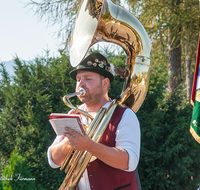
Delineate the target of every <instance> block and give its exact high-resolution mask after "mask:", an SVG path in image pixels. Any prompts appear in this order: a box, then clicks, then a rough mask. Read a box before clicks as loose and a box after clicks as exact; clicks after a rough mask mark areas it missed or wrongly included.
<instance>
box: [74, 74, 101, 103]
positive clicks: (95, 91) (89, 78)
mask: <svg viewBox="0 0 200 190" xmlns="http://www.w3.org/2000/svg"><path fill="white" fill-rule="evenodd" d="M102 80H103V79H102V77H101V76H100V75H99V74H97V73H94V72H90V71H78V72H77V75H76V81H77V82H76V91H79V90H80V88H84V89H85V91H86V94H85V95H84V96H78V97H79V99H80V100H81V102H83V103H86V104H88V105H92V104H93V105H95V104H98V102H99V101H100V100H101V97H102V96H103V88H102Z"/></svg>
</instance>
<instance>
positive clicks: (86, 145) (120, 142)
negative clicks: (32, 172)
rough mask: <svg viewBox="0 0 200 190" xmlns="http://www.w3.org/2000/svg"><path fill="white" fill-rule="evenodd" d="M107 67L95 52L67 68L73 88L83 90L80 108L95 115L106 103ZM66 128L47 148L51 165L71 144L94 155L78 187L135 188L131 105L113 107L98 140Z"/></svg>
mask: <svg viewBox="0 0 200 190" xmlns="http://www.w3.org/2000/svg"><path fill="white" fill-rule="evenodd" d="M110 71H111V67H110V64H109V63H108V61H107V59H106V58H105V57H104V56H103V55H101V54H99V53H94V54H91V55H89V56H88V57H86V58H85V59H84V60H83V61H82V62H81V63H80V64H79V65H78V66H77V68H76V69H75V70H73V71H71V72H70V76H71V77H72V78H73V79H74V80H76V81H77V84H76V91H78V90H80V88H84V89H85V91H86V93H85V95H80V96H78V97H79V99H80V100H81V101H82V102H83V104H82V105H81V106H79V109H82V110H84V111H86V112H88V113H89V114H90V115H92V116H93V117H95V115H96V114H97V111H98V109H99V108H100V107H102V106H103V107H105V108H108V107H109V105H110V102H111V100H110V98H109V96H108V89H109V86H110V82H112V80H113V74H112V73H111V72H110ZM81 117H82V122H83V124H85V125H87V124H88V123H89V121H88V120H89V119H88V118H87V117H85V116H83V115H81ZM66 132H67V134H66V137H65V138H63V137H62V136H57V137H56V139H55V140H54V142H53V144H52V145H51V146H50V147H49V149H48V160H49V164H50V166H51V167H53V168H57V167H60V165H61V164H62V162H63V160H64V158H65V157H66V154H67V153H68V151H69V149H70V147H72V148H73V149H75V150H86V151H88V152H90V153H91V154H92V155H93V156H94V157H96V158H97V159H95V160H93V161H91V162H90V163H89V164H88V166H87V168H86V170H85V172H84V174H83V177H82V178H81V180H80V182H79V184H78V188H79V190H92V189H95V190H113V189H126V190H137V184H136V179H135V172H134V170H135V169H136V167H137V164H138V162H139V154H140V126H139V122H138V119H137V117H136V115H135V113H134V112H133V111H132V110H131V109H130V108H123V107H120V106H118V107H117V108H116V110H115V112H114V114H113V116H112V118H111V120H110V122H109V124H108V126H107V128H106V130H105V132H104V134H103V135H102V137H101V140H100V143H96V142H94V141H93V140H91V139H90V138H89V137H88V136H87V135H83V136H82V135H80V134H78V133H77V132H75V131H74V130H72V129H69V128H67V127H66Z"/></svg>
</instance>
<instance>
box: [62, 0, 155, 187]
mask: <svg viewBox="0 0 200 190" xmlns="http://www.w3.org/2000/svg"><path fill="white" fill-rule="evenodd" d="M98 42H109V43H113V44H116V45H119V46H120V47H122V48H123V49H124V51H125V53H126V55H127V60H126V63H125V68H124V69H121V68H116V67H115V73H116V75H120V77H122V78H123V79H124V85H123V89H122V92H121V95H120V96H119V98H117V99H114V100H113V102H112V103H111V105H110V107H109V108H108V110H105V109H104V108H100V109H99V111H98V113H97V115H96V117H95V118H92V116H91V115H89V114H88V113H85V112H84V111H82V110H78V108H76V107H75V106H73V105H72V104H71V102H70V101H69V98H70V97H71V95H67V96H64V97H63V101H64V103H65V104H66V105H67V106H69V107H70V108H72V109H74V110H75V111H77V112H80V113H81V114H84V115H86V116H88V117H89V118H90V119H91V123H90V125H89V128H88V129H89V130H88V131H87V134H88V136H89V137H90V138H91V139H92V140H95V141H96V142H99V140H100V138H101V136H102V134H103V132H104V130H105V129H106V127H107V124H108V122H109V121H110V118H111V117H112V114H113V113H114V110H115V108H116V106H117V105H118V104H123V105H126V106H128V107H129V108H131V109H132V110H133V111H134V112H137V111H138V109H139V108H140V107H141V105H142V103H143V101H144V99H145V97H146V93H147V90H148V85H149V79H150V70H151V64H152V59H151V43H150V39H149V37H148V35H147V32H146V30H145V29H144V27H143V25H142V24H141V23H140V21H139V20H138V19H137V18H136V17H135V16H134V15H133V14H131V13H130V12H128V11H127V10H126V9H124V8H122V7H120V6H118V5H115V4H114V3H113V2H112V1H111V0H82V2H81V5H80V8H79V11H78V14H77V18H76V22H75V26H74V31H73V34H72V38H71V46H70V62H71V65H72V66H73V67H76V66H77V65H78V64H79V63H80V62H81V61H82V60H83V59H84V57H85V56H86V54H87V52H88V50H89V48H90V47H91V46H92V45H94V44H96V43H98ZM83 91H84V90H82V91H81V92H77V93H75V94H73V95H72V96H74V95H77V94H79V93H83ZM91 157H92V155H91V154H90V153H89V152H87V151H75V150H72V149H71V150H70V151H69V153H68V155H67V156H66V158H65V160H64V162H63V164H62V166H61V169H63V168H64V167H65V165H66V164H67V163H68V164H67V166H66V169H65V172H66V173H67V174H66V177H65V179H64V181H63V183H62V184H61V186H60V188H59V189H60V190H63V189H67V190H74V189H76V186H77V185H78V182H79V180H80V177H81V175H82V173H83V172H84V170H85V168H86V166H87V164H88V162H89V161H90V159H91Z"/></svg>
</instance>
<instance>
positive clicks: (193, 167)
mask: <svg viewBox="0 0 200 190" xmlns="http://www.w3.org/2000/svg"><path fill="white" fill-rule="evenodd" d="M166 81H167V75H166V70H163V71H162V64H157V65H154V66H153V69H152V74H151V80H150V85H149V90H148V94H147V97H146V99H145V101H144V103H143V105H142V107H141V109H140V110H139V111H138V112H137V116H138V118H139V121H140V125H141V134H142V135H141V156H140V163H139V175H140V181H141V185H142V188H143V189H148V190H149V189H153V190H161V189H163V190H171V189H173V190H183V189H185V190H190V189H191V190H192V189H197V184H198V183H199V181H198V180H199V177H200V172H199V171H200V165H199V156H200V153H199V144H198V143H197V142H196V141H195V140H194V139H193V137H192V135H191V134H190V132H189V126H190V121H191V116H192V106H190V105H189V104H188V102H187V100H186V98H185V97H186V92H185V89H184V88H183V89H181V88H177V89H176V91H175V92H174V93H172V94H168V93H167V92H166Z"/></svg>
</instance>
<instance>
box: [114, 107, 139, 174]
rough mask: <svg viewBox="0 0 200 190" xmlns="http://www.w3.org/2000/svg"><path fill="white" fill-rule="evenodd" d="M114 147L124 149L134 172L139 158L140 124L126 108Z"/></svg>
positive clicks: (129, 169) (130, 169)
mask: <svg viewBox="0 0 200 190" xmlns="http://www.w3.org/2000/svg"><path fill="white" fill-rule="evenodd" d="M116 147H117V148H122V149H125V150H126V151H127V152H128V154H129V167H128V170H126V171H134V170H135V169H136V167H137V165H138V163H139V157H140V124H139V121H138V118H137V116H136V114H135V113H134V112H133V111H132V110H131V109H129V108H127V109H126V110H125V112H124V114H123V116H122V119H121V121H120V123H119V124H118V127H117V131H116Z"/></svg>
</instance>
